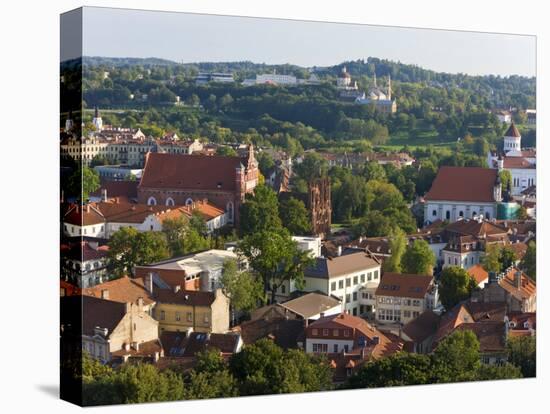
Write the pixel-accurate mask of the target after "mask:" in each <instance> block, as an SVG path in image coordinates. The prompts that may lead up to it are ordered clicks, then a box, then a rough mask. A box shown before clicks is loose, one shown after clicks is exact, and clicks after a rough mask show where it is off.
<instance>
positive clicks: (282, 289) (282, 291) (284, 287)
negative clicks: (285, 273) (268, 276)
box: [281, 285, 286, 295]
mask: <svg viewBox="0 0 550 414" xmlns="http://www.w3.org/2000/svg"><path fill="white" fill-rule="evenodd" d="M281 293H282V294H283V295H284V294H285V293H286V286H285V285H281Z"/></svg>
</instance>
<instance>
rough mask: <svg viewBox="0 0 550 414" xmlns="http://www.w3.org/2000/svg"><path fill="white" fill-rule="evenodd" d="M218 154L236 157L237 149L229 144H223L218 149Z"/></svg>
mask: <svg viewBox="0 0 550 414" xmlns="http://www.w3.org/2000/svg"><path fill="white" fill-rule="evenodd" d="M216 155H219V156H223V157H236V156H237V151H235V150H234V149H233V148H231V147H230V146H229V145H222V146H219V147H218V148H217V149H216Z"/></svg>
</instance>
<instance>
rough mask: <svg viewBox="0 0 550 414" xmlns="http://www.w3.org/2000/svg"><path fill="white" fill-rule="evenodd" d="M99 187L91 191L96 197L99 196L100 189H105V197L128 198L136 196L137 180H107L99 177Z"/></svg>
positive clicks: (100, 193)
mask: <svg viewBox="0 0 550 414" xmlns="http://www.w3.org/2000/svg"><path fill="white" fill-rule="evenodd" d="M100 182H101V184H100V187H99V188H98V189H97V190H96V191H94V192H93V193H91V195H93V196H96V197H101V195H102V190H107V197H108V198H112V197H126V198H128V199H131V198H137V186H138V184H139V182H138V181H137V180H133V181H132V180H119V181H109V180H105V179H101V181H100Z"/></svg>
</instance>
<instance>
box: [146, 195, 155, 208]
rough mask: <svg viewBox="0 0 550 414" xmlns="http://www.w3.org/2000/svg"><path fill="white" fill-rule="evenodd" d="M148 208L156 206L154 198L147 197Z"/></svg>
mask: <svg viewBox="0 0 550 414" xmlns="http://www.w3.org/2000/svg"><path fill="white" fill-rule="evenodd" d="M147 205H148V206H156V205H157V199H156V198H155V197H149V199H148V200H147Z"/></svg>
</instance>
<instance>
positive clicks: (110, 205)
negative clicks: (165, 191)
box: [95, 201, 175, 223]
mask: <svg viewBox="0 0 550 414" xmlns="http://www.w3.org/2000/svg"><path fill="white" fill-rule="evenodd" d="M95 206H96V208H97V210H99V211H101V213H102V214H103V216H104V217H105V219H106V220H107V221H108V222H114V223H143V222H144V221H145V219H146V218H147V217H148V216H150V215H151V214H155V213H160V212H164V211H168V210H170V209H175V207H167V206H148V205H147V204H134V203H126V202H110V201H108V202H100V203H96V204H95Z"/></svg>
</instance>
